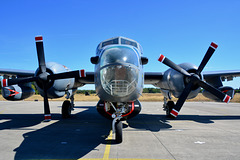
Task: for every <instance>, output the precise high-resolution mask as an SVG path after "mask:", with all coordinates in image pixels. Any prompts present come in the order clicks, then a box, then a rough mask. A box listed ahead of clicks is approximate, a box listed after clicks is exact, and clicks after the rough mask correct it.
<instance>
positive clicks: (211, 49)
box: [196, 42, 218, 75]
mask: <svg viewBox="0 0 240 160" xmlns="http://www.w3.org/2000/svg"><path fill="white" fill-rule="evenodd" d="M217 47H218V45H217V44H216V43H214V42H212V43H211V45H210V46H209V48H208V50H207V52H206V54H205V56H204V58H203V60H202V62H201V64H200V65H199V67H198V70H197V72H196V74H198V75H199V74H200V73H201V72H202V70H203V68H204V67H205V66H206V64H207V63H208V61H209V59H210V58H211V57H212V55H213V53H214V52H215V50H216V49H217Z"/></svg>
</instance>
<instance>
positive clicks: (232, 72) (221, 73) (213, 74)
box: [203, 70, 240, 80]
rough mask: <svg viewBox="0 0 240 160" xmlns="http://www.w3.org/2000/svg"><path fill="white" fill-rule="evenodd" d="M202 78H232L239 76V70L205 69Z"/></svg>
mask: <svg viewBox="0 0 240 160" xmlns="http://www.w3.org/2000/svg"><path fill="white" fill-rule="evenodd" d="M203 76H204V79H206V80H207V79H209V78H212V77H221V79H222V80H225V79H227V80H232V79H233V78H234V77H240V70H229V71H206V72H203Z"/></svg>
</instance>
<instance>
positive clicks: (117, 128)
mask: <svg viewBox="0 0 240 160" xmlns="http://www.w3.org/2000/svg"><path fill="white" fill-rule="evenodd" d="M115 140H116V142H117V143H122V121H120V120H117V122H116V123H115Z"/></svg>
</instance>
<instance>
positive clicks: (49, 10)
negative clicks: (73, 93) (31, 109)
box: [0, 0, 240, 88]
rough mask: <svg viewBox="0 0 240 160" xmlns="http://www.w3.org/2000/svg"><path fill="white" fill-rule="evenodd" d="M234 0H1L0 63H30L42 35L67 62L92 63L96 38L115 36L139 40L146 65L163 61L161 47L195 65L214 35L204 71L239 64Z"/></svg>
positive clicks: (53, 55)
mask: <svg viewBox="0 0 240 160" xmlns="http://www.w3.org/2000/svg"><path fill="white" fill-rule="evenodd" d="M239 6H240V1H239V0H229V1H224V0H211V1H209V0H199V1H192V0H185V1H177V0H176V1H174V0H121V1H117V0H98V1H93V0H58V1H53V0H41V1H40V0H36V1H33V0H22V1H18V0H15V1H13V0H8V1H1V2H0V24H1V25H0V55H1V57H2V58H1V64H0V68H11V69H25V70H35V69H36V68H37V66H38V64H37V55H36V49H35V42H34V37H35V36H36V35H43V39H44V48H45V55H46V61H54V62H58V63H60V64H64V65H66V66H67V67H69V68H70V69H72V70H76V69H85V70H86V71H93V70H94V66H93V65H92V64H91V63H90V57H91V56H94V55H95V49H96V46H97V45H98V43H99V42H101V41H102V40H105V39H108V38H111V37H115V36H125V37H129V38H131V39H134V40H136V41H138V42H139V43H140V44H141V45H142V47H143V50H144V56H146V57H148V58H149V63H148V64H147V65H146V66H145V71H157V72H159V71H165V70H166V69H168V67H166V66H164V65H163V64H160V63H159V62H158V61H157V59H158V56H159V54H164V55H165V56H167V57H168V58H170V59H171V60H172V61H174V62H175V63H177V64H179V63H183V62H191V63H193V64H196V65H197V66H198V65H199V64H200V62H201V60H202V58H203V56H204V54H205V53H206V50H207V48H208V46H209V44H210V43H211V42H212V41H214V42H216V43H217V44H218V45H219V48H218V49H217V50H216V52H215V54H214V55H213V57H212V59H211V60H210V62H209V63H208V64H207V66H206V68H205V70H204V71H214V70H234V69H240V64H239V59H240V54H239V49H238V46H239V45H240V21H239V17H240V10H239ZM239 82H240V80H239V78H236V79H235V81H233V82H231V83H226V85H232V86H234V87H235V88H238V87H239V86H240V85H239V84H240V83H239ZM85 88H86V87H85Z"/></svg>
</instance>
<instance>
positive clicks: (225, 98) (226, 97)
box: [223, 95, 231, 103]
mask: <svg viewBox="0 0 240 160" xmlns="http://www.w3.org/2000/svg"><path fill="white" fill-rule="evenodd" d="M230 100H231V97H230V96H229V95H226V96H225V97H224V99H223V102H226V103H229V102H230Z"/></svg>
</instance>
